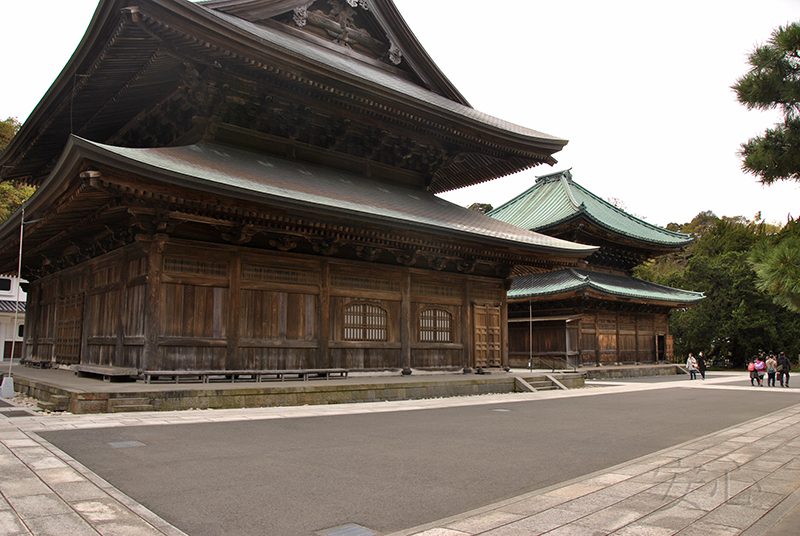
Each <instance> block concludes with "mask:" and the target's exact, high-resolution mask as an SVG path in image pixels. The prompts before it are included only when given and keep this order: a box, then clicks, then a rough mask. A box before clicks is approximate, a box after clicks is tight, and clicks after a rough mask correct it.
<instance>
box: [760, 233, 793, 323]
mask: <svg viewBox="0 0 800 536" xmlns="http://www.w3.org/2000/svg"><path fill="white" fill-rule="evenodd" d="M749 260H750V263H751V264H752V266H753V270H754V271H755V273H756V286H757V287H758V288H759V289H760V290H763V291H765V292H767V293H768V294H769V295H771V296H772V297H773V300H774V301H775V303H776V304H778V305H780V306H782V307H786V308H787V309H789V310H790V311H794V312H797V313H800V220H794V221H790V222H789V223H787V225H786V226H785V227H784V228H783V230H782V231H781V232H780V233H778V234H776V235H770V236H769V237H767V238H766V239H765V240H763V241H761V242H760V243H759V244H758V245H757V246H756V247H754V248H753V251H752V252H751V253H750V257H749Z"/></svg>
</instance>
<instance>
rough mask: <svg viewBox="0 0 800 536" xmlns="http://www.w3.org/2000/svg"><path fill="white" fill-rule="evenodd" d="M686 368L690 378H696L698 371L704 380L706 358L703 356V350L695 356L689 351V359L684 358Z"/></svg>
mask: <svg viewBox="0 0 800 536" xmlns="http://www.w3.org/2000/svg"><path fill="white" fill-rule="evenodd" d="M686 370H688V371H689V379H690V380H696V379H697V373H698V372H699V373H700V376H701V377H702V378H703V379H704V380H705V379H706V358H705V357H703V352H700V353H699V354H697V357H695V356H694V354H693V353H692V352H689V359H687V360H686Z"/></svg>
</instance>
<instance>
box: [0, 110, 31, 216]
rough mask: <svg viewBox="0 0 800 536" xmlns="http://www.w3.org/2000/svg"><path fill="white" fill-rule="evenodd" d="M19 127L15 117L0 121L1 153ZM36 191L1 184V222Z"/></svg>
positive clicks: (7, 183)
mask: <svg viewBox="0 0 800 536" xmlns="http://www.w3.org/2000/svg"><path fill="white" fill-rule="evenodd" d="M19 127H20V123H19V121H17V120H16V119H15V118H13V117H9V118H8V119H6V120H5V121H0V152H3V150H5V148H6V147H7V146H8V144H9V143H10V142H11V139H12V138H13V137H14V136H15V135H16V133H17V131H18V130H19ZM0 178H2V177H1V176H0ZM35 191H36V188H34V187H32V186H27V185H24V184H14V183H10V182H0V222H3V221H5V220H6V219H7V218H8V217H9V216H11V215H12V214H13V213H14V212H15V211H16V210H17V209H18V208H19V207H20V206H22V203H23V201H25V200H26V199H28V198H29V197H30V196H31V195H32V194H33V192H35Z"/></svg>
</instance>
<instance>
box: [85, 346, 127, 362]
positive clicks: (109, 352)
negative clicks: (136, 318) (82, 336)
mask: <svg viewBox="0 0 800 536" xmlns="http://www.w3.org/2000/svg"><path fill="white" fill-rule="evenodd" d="M81 364H82V365H105V366H112V365H113V366H120V365H119V364H118V363H117V362H116V345H115V344H93V343H89V344H88V345H87V346H86V351H85V352H84V353H83V355H82V356H81Z"/></svg>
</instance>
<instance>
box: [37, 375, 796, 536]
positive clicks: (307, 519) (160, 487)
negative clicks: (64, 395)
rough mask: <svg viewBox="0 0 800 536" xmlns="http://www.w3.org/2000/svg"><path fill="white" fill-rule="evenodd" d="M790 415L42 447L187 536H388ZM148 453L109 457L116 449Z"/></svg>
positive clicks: (223, 428)
mask: <svg viewBox="0 0 800 536" xmlns="http://www.w3.org/2000/svg"><path fill="white" fill-rule="evenodd" d="M797 402H798V399H797V397H795V396H781V395H779V394H777V393H776V392H770V391H768V390H766V389H754V390H753V391H726V390H702V389H682V388H680V387H676V388H673V389H660V390H653V391H644V392H635V393H624V394H613V395H611V394H609V395H603V396H592V397H576V398H565V399H557V400H538V401H532V402H521V403H509V404H507V405H500V406H498V405H486V406H472V407H463V408H448V409H436V410H420V411H400V412H396V413H381V414H367V415H344V416H332V417H314V418H299V419H280V420H266V421H245V422H233V423H219V424H196V425H175V426H138V427H127V428H108V429H89V430H75V431H61V432H49V433H43V434H41V435H42V436H43V437H44V438H45V439H47V440H48V441H50V442H52V443H53V444H55V445H56V446H58V447H59V448H61V449H62V450H64V451H66V452H67V453H68V454H70V455H71V456H73V457H74V458H75V459H77V460H78V461H80V462H81V463H83V464H84V465H86V466H87V467H89V468H90V469H92V470H93V471H95V472H96V473H97V474H99V475H100V476H101V477H103V478H104V479H106V480H107V481H109V482H110V483H111V484H112V485H114V486H116V487H117V488H118V489H120V490H121V491H123V492H124V493H126V494H127V495H129V496H130V497H132V498H133V499H135V500H136V501H137V502H139V503H141V504H143V505H144V506H146V507H148V508H149V509H151V510H152V511H154V512H155V513H156V514H158V515H159V516H161V517H162V518H164V519H165V520H167V521H169V522H170V523H172V524H174V525H175V526H177V527H179V528H180V529H182V530H184V531H185V532H187V533H188V534H190V535H191V536H206V535H237V536H249V535H259V536H263V535H280V536H293V535H309V534H315V533H317V532H318V531H321V530H325V529H328V528H331V527H336V526H339V525H343V524H347V523H356V524H359V525H361V526H364V527H367V528H369V529H372V530H375V531H380V532H389V531H395V530H401V529H403V528H408V527H412V526H416V525H419V524H422V523H427V522H431V521H435V520H437V519H441V518H444V517H447V516H451V515H455V514H458V513H461V512H464V511H467V510H470V509H473V508H477V507H480V506H483V505H486V504H489V503H493V502H496V501H500V500H503V499H506V498H510V497H513V496H516V495H519V494H522V493H526V492H529V491H533V490H536V489H540V488H542V487H546V486H550V485H553V484H557V483H559V482H562V481H565V480H569V479H571V478H574V477H577V476H580V475H584V474H587V473H591V472H594V471H597V470H600V469H604V468H607V467H610V466H612V465H616V464H618V463H622V462H625V461H628V460H631V459H633V458H637V457H639V456H642V455H645V454H649V453H652V452H655V451H658V450H661V449H663V448H666V447H669V446H672V445H676V444H679V443H682V442H684V441H687V440H689V439H693V438H696V437H698V436H702V435H705V434H708V433H711V432H714V431H718V430H721V429H723V428H727V427H729V426H732V425H734V424H738V423H740V422H743V421H746V420H749V419H753V418H755V417H758V416H761V415H764V414H767V413H770V412H772V411H775V410H777V409H780V408H782V407H787V406H791V405H794V404H796V403H797ZM123 441H138V442H140V443H143V444H144V446H139V447H128V448H114V447H112V446H111V445H110V443H113V442H123Z"/></svg>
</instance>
